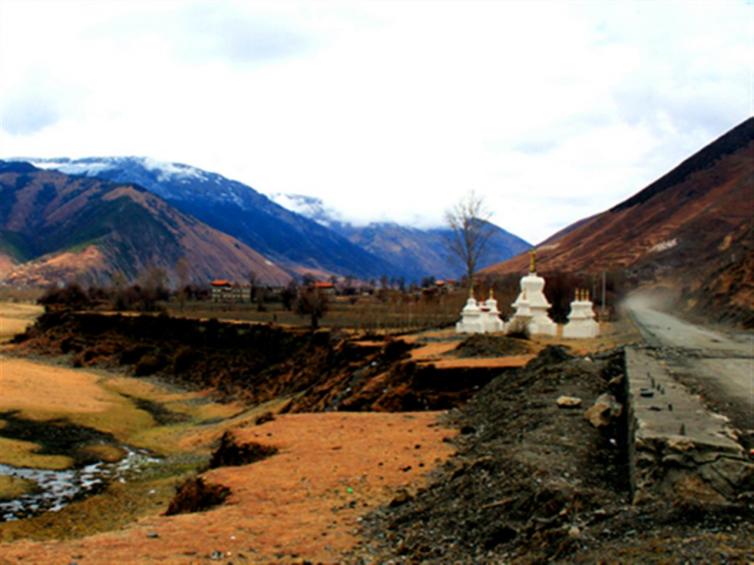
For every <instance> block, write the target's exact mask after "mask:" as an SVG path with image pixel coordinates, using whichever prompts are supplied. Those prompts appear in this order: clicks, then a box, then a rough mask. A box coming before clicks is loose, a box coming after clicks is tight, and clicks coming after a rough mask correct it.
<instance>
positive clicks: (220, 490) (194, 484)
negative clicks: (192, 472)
mask: <svg viewBox="0 0 754 565" xmlns="http://www.w3.org/2000/svg"><path fill="white" fill-rule="evenodd" d="M228 496H230V489H229V488H228V487H226V486H224V485H218V484H213V483H205V482H204V480H203V479H202V478H201V477H194V478H191V479H187V480H186V481H184V482H183V483H182V484H181V485H179V486H178V487H177V488H176V492H175V496H174V497H173V500H171V501H170V505H169V506H168V509H167V510H166V511H165V516H174V515H175V514H188V513H190V512H201V511H203V510H208V509H210V508H212V507H213V506H218V505H220V504H222V503H223V502H225V499H226V498H228Z"/></svg>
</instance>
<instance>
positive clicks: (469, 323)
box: [456, 287, 503, 334]
mask: <svg viewBox="0 0 754 565" xmlns="http://www.w3.org/2000/svg"><path fill="white" fill-rule="evenodd" d="M501 331H503V321H502V320H501V319H500V311H499V310H498V308H497V300H495V296H494V294H493V293H492V290H490V296H489V298H488V299H487V300H485V301H484V302H479V303H477V301H476V299H475V298H474V290H473V287H472V288H471V289H470V290H469V299H468V300H467V301H466V306H464V307H463V310H461V320H460V321H459V322H458V323H456V332H457V333H462V334H482V333H490V332H501Z"/></svg>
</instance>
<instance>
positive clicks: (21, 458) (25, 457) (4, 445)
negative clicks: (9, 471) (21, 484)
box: [0, 437, 73, 471]
mask: <svg viewBox="0 0 754 565" xmlns="http://www.w3.org/2000/svg"><path fill="white" fill-rule="evenodd" d="M39 449H40V445H39V444H37V443H34V442H31V441H21V440H17V439H10V438H6V437H0V463H4V464H6V465H12V466H13V467H31V468H34V469H54V470H56V471H60V470H63V469H70V468H71V467H73V459H72V458H71V457H68V456H65V455H41V454H39V453H37V451H38V450H39Z"/></svg>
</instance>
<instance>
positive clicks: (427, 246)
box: [271, 194, 531, 280]
mask: <svg viewBox="0 0 754 565" xmlns="http://www.w3.org/2000/svg"><path fill="white" fill-rule="evenodd" d="M271 198H272V199H274V200H275V201H276V202H277V203H278V204H280V205H282V206H285V207H286V208H289V209H291V210H296V211H297V212H298V213H299V214H302V215H305V216H307V217H309V218H311V219H312V220H314V221H316V222H318V223H320V224H321V225H323V226H327V227H329V228H331V229H332V230H334V231H336V232H338V233H339V234H340V235H342V236H344V237H346V238H348V240H349V241H351V242H352V243H354V244H356V245H359V246H361V247H363V248H365V249H367V250H368V251H370V252H372V253H374V254H375V255H377V256H378V257H382V258H383V259H385V260H387V261H390V262H392V263H395V264H397V265H399V266H400V268H401V275H402V276H404V277H406V278H407V279H409V280H419V279H421V278H423V277H426V276H430V275H431V276H435V277H439V278H458V277H460V276H461V275H462V274H463V272H464V269H463V267H462V266H461V265H459V264H458V261H457V259H456V258H454V257H451V256H450V255H449V252H448V245H447V241H448V239H449V238H450V236H451V232H450V230H449V229H448V228H445V227H437V228H429V229H420V228H415V227H410V226H404V225H401V224H397V223H395V222H372V223H370V224H368V225H365V226H360V225H357V224H354V223H352V222H349V221H348V220H346V219H345V218H344V217H343V215H342V214H340V213H339V212H337V211H335V210H334V209H333V208H332V207H330V206H327V204H326V203H325V202H323V201H322V200H321V199H319V198H316V197H313V196H306V195H301V194H275V195H272V196H271ZM490 225H491V226H492V229H493V233H492V236H491V237H490V240H489V242H488V244H487V249H486V251H485V253H484V255H483V256H482V258H481V260H480V268H484V267H487V266H489V265H493V264H495V263H498V262H500V261H504V260H505V259H509V258H510V257H513V256H515V255H517V254H519V253H521V252H523V251H526V250H528V249H529V248H530V247H531V245H530V244H529V243H527V242H526V241H524V240H523V239H521V238H520V237H517V236H515V235H513V234H511V233H508V232H507V231H505V230H504V229H502V228H500V227H498V226H496V225H495V224H490Z"/></svg>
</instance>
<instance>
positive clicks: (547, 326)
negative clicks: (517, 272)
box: [505, 251, 558, 336]
mask: <svg viewBox="0 0 754 565" xmlns="http://www.w3.org/2000/svg"><path fill="white" fill-rule="evenodd" d="M544 288H545V279H543V278H542V277H540V276H538V275H537V271H536V267H535V254H534V251H532V252H531V263H530V265H529V274H528V275H526V276H525V277H521V292H520V293H519V295H518V298H516V301H515V302H514V303H513V307H514V308H515V309H516V312H515V313H514V314H513V317H512V318H511V319H510V321H509V322H508V323H507V324H506V325H505V331H506V333H511V332H515V331H520V330H521V329H522V328H526V331H527V332H528V333H529V335H551V336H555V335H557V334H558V326H557V325H556V324H555V322H553V321H552V320H551V319H550V317H549V316H548V315H547V310H549V308H550V303H549V302H547V298H545V293H544ZM527 319H528V321H527Z"/></svg>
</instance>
